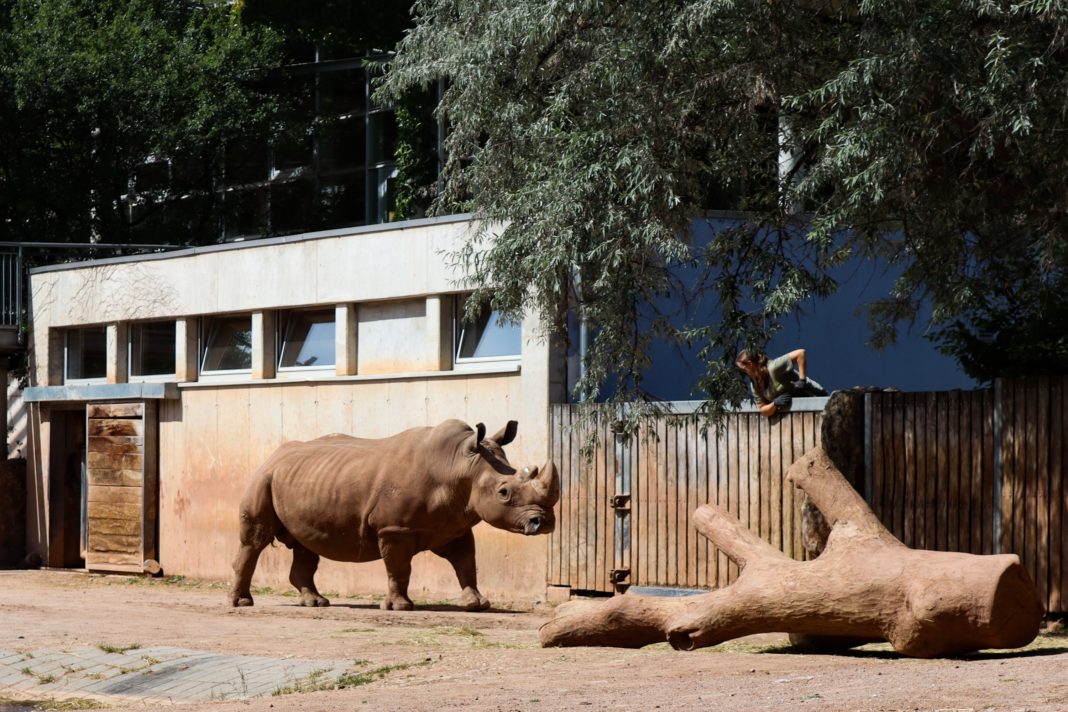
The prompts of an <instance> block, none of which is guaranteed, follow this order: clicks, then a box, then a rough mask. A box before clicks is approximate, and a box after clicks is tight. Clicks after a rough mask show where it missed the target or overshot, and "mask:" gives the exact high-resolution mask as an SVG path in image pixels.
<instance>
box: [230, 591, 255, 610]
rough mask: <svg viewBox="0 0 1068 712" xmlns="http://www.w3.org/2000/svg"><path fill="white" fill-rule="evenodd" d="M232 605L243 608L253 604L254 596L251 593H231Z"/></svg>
mask: <svg viewBox="0 0 1068 712" xmlns="http://www.w3.org/2000/svg"><path fill="white" fill-rule="evenodd" d="M230 605H231V606H233V607H234V608H242V607H244V606H251V605H252V596H251V595H250V594H245V595H243V596H242V595H241V594H239V593H231V594H230Z"/></svg>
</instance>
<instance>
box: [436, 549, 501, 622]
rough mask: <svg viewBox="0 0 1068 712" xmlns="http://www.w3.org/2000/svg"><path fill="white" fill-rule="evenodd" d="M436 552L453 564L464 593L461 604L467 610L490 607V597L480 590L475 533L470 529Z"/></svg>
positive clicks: (480, 609) (461, 595) (461, 596)
mask: <svg viewBox="0 0 1068 712" xmlns="http://www.w3.org/2000/svg"><path fill="white" fill-rule="evenodd" d="M434 553H435V554H437V555H438V556H440V557H442V558H443V559H445V560H447V561H448V562H449V563H450V564H452V569H453V571H455V572H456V579H457V580H458V581H459V582H460V588H462V589H463V593H461V594H460V606H462V607H463V609H464V610H466V611H484V610H486V609H487V608H489V607H490V602H489V599H488V598H486V597H485V596H483V595H482V594H481V593H479V592H478V575H477V574H476V572H475V535H474V534H473V533H472V532H471V530H470V529H468V530H467V532H466V533H465V534H463V535H462V536H460V537H459V538H457V539H453V540H452V541H451V542H449V543H448V544H446V545H445V546H443V547H441V548H440V549H434Z"/></svg>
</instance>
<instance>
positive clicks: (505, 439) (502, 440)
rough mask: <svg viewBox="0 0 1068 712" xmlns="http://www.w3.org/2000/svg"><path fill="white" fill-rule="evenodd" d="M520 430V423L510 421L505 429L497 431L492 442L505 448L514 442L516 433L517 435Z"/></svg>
mask: <svg viewBox="0 0 1068 712" xmlns="http://www.w3.org/2000/svg"><path fill="white" fill-rule="evenodd" d="M518 429H519V423H517V422H516V421H514V420H509V421H508V423H507V424H506V425H505V426H504V427H503V428H501V429H500V430H499V431H497V434H496V435H494V436H493V437H492V438H490V440H492V441H494V442H495V443H497V444H498V445H500V446H501V447H504V446H505V445H507V444H508V443H510V442H512V441H513V440H515V433H516V430H518Z"/></svg>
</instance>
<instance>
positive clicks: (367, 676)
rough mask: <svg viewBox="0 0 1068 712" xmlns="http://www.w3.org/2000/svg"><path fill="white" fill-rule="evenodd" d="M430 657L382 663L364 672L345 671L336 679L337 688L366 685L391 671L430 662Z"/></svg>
mask: <svg viewBox="0 0 1068 712" xmlns="http://www.w3.org/2000/svg"><path fill="white" fill-rule="evenodd" d="M430 662H431V661H430V658H427V659H426V660H423V661H421V662H418V663H400V664H398V665H384V666H382V667H380V668H375V669H374V670H366V671H364V672H347V673H345V674H344V675H342V676H341V677H339V678H338V679H337V687H338V689H342V690H343V689H345V688H346V687H359V686H360V685H366V684H368V683H371V682H374V681H375V680H381V679H382V678H384V677H385V676H386V675H388V674H390V673H391V672H397V671H399V670H407V669H409V668H413V667H422V666H424V665H429V664H430Z"/></svg>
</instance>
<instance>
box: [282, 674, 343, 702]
mask: <svg viewBox="0 0 1068 712" xmlns="http://www.w3.org/2000/svg"><path fill="white" fill-rule="evenodd" d="M325 674H326V668H323V669H322V670H315V671H313V672H312V673H311V674H309V675H307V676H305V677H302V678H300V679H299V680H295V681H294V682H293V684H292V685H289V686H288V687H279V688H278V689H277V690H275V691H274V692H272V693H271V695H273V696H274V697H281V696H282V695H293V694H299V693H301V692H316V691H318V690H327V689H330V688H331V687H333V683H332V682H331V681H330V680H325V679H323V675H325Z"/></svg>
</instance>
